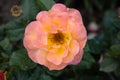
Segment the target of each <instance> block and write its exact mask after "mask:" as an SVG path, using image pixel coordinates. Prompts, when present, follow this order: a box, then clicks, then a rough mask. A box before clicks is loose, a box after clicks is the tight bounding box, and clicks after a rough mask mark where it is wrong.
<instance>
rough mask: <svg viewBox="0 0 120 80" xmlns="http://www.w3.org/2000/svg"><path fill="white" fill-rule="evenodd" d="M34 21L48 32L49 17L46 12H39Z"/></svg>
mask: <svg viewBox="0 0 120 80" xmlns="http://www.w3.org/2000/svg"><path fill="white" fill-rule="evenodd" d="M36 20H37V21H40V22H41V23H42V26H43V28H44V29H45V31H48V30H49V29H50V26H51V16H50V14H49V13H48V12H47V11H41V12H39V13H38V15H37V16H36Z"/></svg>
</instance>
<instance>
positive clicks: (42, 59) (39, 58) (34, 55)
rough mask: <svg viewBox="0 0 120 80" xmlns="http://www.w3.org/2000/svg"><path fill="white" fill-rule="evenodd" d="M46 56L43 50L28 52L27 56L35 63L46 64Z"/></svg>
mask: <svg viewBox="0 0 120 80" xmlns="http://www.w3.org/2000/svg"><path fill="white" fill-rule="evenodd" d="M46 54H47V52H46V51H45V50H44V49H39V50H29V51H28V56H29V57H30V58H31V59H32V60H33V61H34V62H36V63H39V64H42V65H44V64H46V62H47V61H46Z"/></svg>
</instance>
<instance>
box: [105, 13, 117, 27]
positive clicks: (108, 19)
mask: <svg viewBox="0 0 120 80" xmlns="http://www.w3.org/2000/svg"><path fill="white" fill-rule="evenodd" d="M116 15H117V13H116V12H115V11H106V13H105V14H104V18H103V24H104V26H105V27H107V28H108V29H110V28H112V27H113V19H114V18H115V17H116Z"/></svg>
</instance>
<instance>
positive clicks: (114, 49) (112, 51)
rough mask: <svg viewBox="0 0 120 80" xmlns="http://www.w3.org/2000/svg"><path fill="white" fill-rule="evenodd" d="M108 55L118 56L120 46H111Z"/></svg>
mask: <svg viewBox="0 0 120 80" xmlns="http://www.w3.org/2000/svg"><path fill="white" fill-rule="evenodd" d="M109 53H110V55H112V56H118V55H120V44H115V45H112V46H111V48H110V51H109Z"/></svg>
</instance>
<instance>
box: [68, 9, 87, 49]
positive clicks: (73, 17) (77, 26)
mask: <svg viewBox="0 0 120 80" xmlns="http://www.w3.org/2000/svg"><path fill="white" fill-rule="evenodd" d="M68 29H69V31H70V32H71V34H72V37H73V38H74V39H76V40H77V41H79V43H80V48H81V49H83V48H84V46H85V43H86V39H87V33H86V29H85V27H84V25H83V22H82V17H81V15H80V13H79V11H78V10H75V9H70V10H69V19H68Z"/></svg>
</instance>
